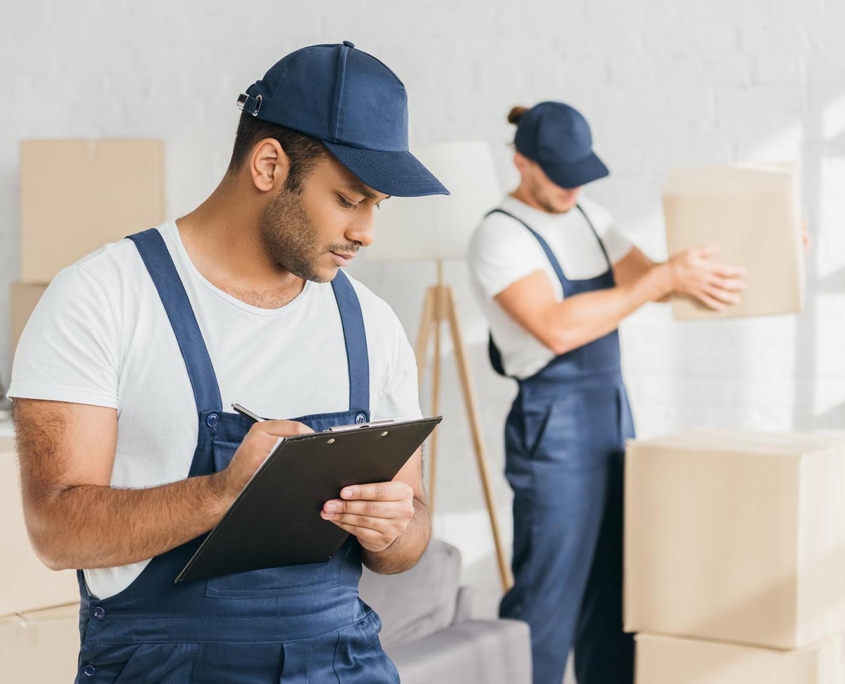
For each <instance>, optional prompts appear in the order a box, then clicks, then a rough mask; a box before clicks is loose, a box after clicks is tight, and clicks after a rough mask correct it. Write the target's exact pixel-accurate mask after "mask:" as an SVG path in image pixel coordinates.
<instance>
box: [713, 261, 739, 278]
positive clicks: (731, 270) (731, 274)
mask: <svg viewBox="0 0 845 684" xmlns="http://www.w3.org/2000/svg"><path fill="white" fill-rule="evenodd" d="M713 274H714V275H717V276H719V277H720V278H738V279H740V280H741V279H743V278H745V269H744V268H743V267H742V266H729V265H728V264H713Z"/></svg>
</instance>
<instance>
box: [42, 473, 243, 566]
mask: <svg viewBox="0 0 845 684" xmlns="http://www.w3.org/2000/svg"><path fill="white" fill-rule="evenodd" d="M228 503H229V502H228V501H226V500H225V498H224V497H223V496H221V494H220V493H219V492H218V491H217V487H216V481H215V477H214V476H213V475H212V476H203V477H193V478H189V479H187V480H182V481H180V482H174V483H172V484H166V485H162V486H159V487H153V488H150V489H116V488H112V487H100V486H90V485H83V486H78V487H70V488H67V489H63V490H61V491H56V492H51V493H49V494H45V495H44V496H42V497H41V499H40V500H38V501H31V503H30V506H29V507H30V509H32V510H28V511H27V519H28V524H29V530H30V537H31V538H32V541H33V546H34V547H35V550H36V551H37V552H38V555H39V556H40V557H41V559H42V561H43V562H44V563H45V564H46V565H47V566H48V567H50V568H52V569H54V570H63V569H69V568H103V567H116V566H120V565H127V564H129V563H135V562H138V561H141V560H145V559H147V558H152V557H153V556H158V555H160V554H162V553H165V552H166V551H169V550H170V549H173V548H175V547H177V546H179V545H181V544H184V543H185V542H187V541H190V540H191V539H194V538H195V537H198V536H199V535H201V534H203V533H204V532H207V531H208V530H210V529H211V528H212V527H214V525H215V524H217V522H218V521H219V520H220V518H221V517H222V515H223V513H224V512H225V510H226V506H227V505H228Z"/></svg>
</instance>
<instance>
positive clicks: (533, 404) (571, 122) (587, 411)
mask: <svg viewBox="0 0 845 684" xmlns="http://www.w3.org/2000/svg"><path fill="white" fill-rule="evenodd" d="M508 121H509V122H510V123H512V124H516V125H517V131H516V136H515V140H514V143H515V147H516V153H515V155H514V162H515V164H516V167H517V169H518V170H519V172H520V176H521V182H520V185H519V187H518V188H517V189H516V190H514V191H513V192H512V193H511V194H510V195H509V196H507V197H506V198H505V199H504V201H503V202H502V203H501V205H500V206H499V207H498V208H497V209H495V210H494V211H493V212H491V213H490V214H488V216H487V217H486V218H485V219H484V221H483V222H482V224H481V225H480V226H479V228H478V230H477V231H476V232H475V234H474V235H473V238H472V242H471V245H470V249H469V257H468V261H469V265H470V269H471V271H472V275H473V281H474V285H475V287H476V291H477V294H478V297H479V302H480V303H481V306H482V308H483V309H484V312H485V314H486V315H487V317H488V320H489V322H490V328H491V332H492V336H491V344H490V351H491V360H492V361H493V365H494V367H495V368H496V370H497V371H498V372H499V373H501V374H502V375H508V376H511V377H514V378H516V379H517V380H518V382H519V393H518V394H517V396H516V398H515V399H514V403H513V407H512V408H511V411H510V415H509V416H508V419H507V424H506V426H505V452H506V471H507V477H508V481H509V483H510V485H511V488H512V489H513V491H514V502H513V513H514V554H513V555H514V558H513V569H514V580H515V581H514V586H513V588H512V589H511V590H510V591H509V592H508V593H507V594H506V595H505V597H504V598H503V599H502V603H501V606H500V613H501V615H502V616H503V617H510V618H517V619H522V620H525V621H526V622H528V623H529V624H530V626H531V642H532V651H533V663H534V682H535V684H560V682H561V681H562V679H563V676H564V669H565V666H566V661H567V658H568V656H569V651H570V648H572V649H573V650H574V654H575V673H576V677H577V680H578V684H630V683H631V682H632V681H633V677H634V667H633V665H634V659H633V656H634V644H633V638H632V637H631V635H629V634H624V633H623V632H622V485H623V459H624V449H625V440H626V439H627V438H630V437H633V436H634V424H633V419H632V416H631V411H630V408H629V405H628V397H627V393H626V391H625V384H624V382H623V379H622V369H621V363H620V351H619V338H618V333H617V327H618V326H619V324H620V323H621V322H622V320H623V319H624V318H626V317H627V316H629V315H630V314H632V313H634V311H636V310H637V309H639V308H640V307H641V306H643V305H644V304H646V303H648V302H652V301H659V300H663V299H665V298H666V297H668V296H670V295H673V294H677V295H681V296H686V297H692V298H695V299H697V300H699V301H701V302H703V303H704V304H705V305H707V306H710V307H712V308H714V309H723V308H725V307H727V306H730V305H732V304H735V303H737V302H738V301H739V293H740V291H741V290H743V289H744V280H743V277H744V274H743V270H742V269H740V268H735V267H732V266H725V265H723V264H719V263H716V262H714V261H712V260H711V259H710V257H711V255H712V254H713V250H712V249H709V248H705V249H695V250H689V251H687V252H684V253H683V254H679V255H678V256H676V257H674V258H673V259H671V260H670V261H669V262H668V263H663V264H656V263H654V262H652V261H651V260H650V259H648V257H646V256H645V255H644V254H643V253H642V252H641V251H640V250H638V249H637V248H635V247H633V246H632V245H631V244H630V243H629V242H628V241H627V240H625V239H624V238H623V237H622V236H621V235H620V234H619V233H617V232H615V231H614V230H613V229H612V228H611V224H612V219H611V217H610V216H609V214H608V212H607V211H606V210H605V209H603V208H602V207H601V206H599V205H597V204H596V203H594V202H591V201H589V200H588V199H586V198H580V197H579V194H580V189H581V187H582V186H584V185H587V184H588V183H590V182H592V181H595V180H598V179H599V178H602V177H604V176H606V175H608V173H609V172H608V169H607V167H606V166H605V165H604V163H603V162H602V161H601V160H600V159H599V158H598V156H596V154H595V153H594V152H593V151H592V136H591V133H590V128H589V126H588V125H587V122H586V120H585V119H584V117H583V116H581V114H580V113H579V112H578V111H576V110H575V109H573V108H572V107H569V106H568V105H565V104H563V103H561V102H543V103H540V104H538V105H536V106H535V107H533V108H531V109H530V110H529V109H526V108H524V107H516V108H514V109H513V110H512V111H511V113H510V115H509V116H508Z"/></svg>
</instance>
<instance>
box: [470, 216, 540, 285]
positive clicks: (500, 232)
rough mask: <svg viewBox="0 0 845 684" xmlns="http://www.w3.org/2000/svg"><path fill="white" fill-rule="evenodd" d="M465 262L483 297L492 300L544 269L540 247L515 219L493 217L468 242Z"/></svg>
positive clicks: (485, 221) (487, 219)
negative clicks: (516, 283) (518, 282)
mask: <svg viewBox="0 0 845 684" xmlns="http://www.w3.org/2000/svg"><path fill="white" fill-rule="evenodd" d="M467 263H468V264H469V268H470V271H471V273H472V277H473V279H474V280H475V281H476V283H477V284H478V286H479V287H480V288H481V291H482V292H483V293H484V295H485V296H486V297H487V298H489V299H493V298H494V297H496V295H498V294H499V293H500V292H502V291H503V290H506V289H507V288H508V287H510V286H511V285H513V284H514V283H515V282H517V281H519V280H522V279H523V278H525V277H526V276H528V275H530V274H532V273H534V272H535V271H539V270H541V269H543V268H545V267H546V264H547V263H548V261H547V259H546V255H545V254H544V253H543V249H542V247H540V244H539V243H538V242H537V240H536V239H535V238H534V236H532V235H531V233H529V232H528V231H527V230H526V229H525V228H524V227H522V226H521V225H519V224H518V223H517V222H516V221H514V219H512V218H510V217H508V216H504V215H501V214H492V215H491V216H488V217H487V218H485V219H484V221H483V223H482V224H481V225H480V226H479V227H478V228H477V229H476V231H475V233H474V234H473V236H472V239H471V240H470V245H469V249H468V251H467Z"/></svg>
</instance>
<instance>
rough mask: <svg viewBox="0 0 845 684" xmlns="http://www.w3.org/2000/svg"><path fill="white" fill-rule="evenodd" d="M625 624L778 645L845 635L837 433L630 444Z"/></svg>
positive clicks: (842, 478)
mask: <svg viewBox="0 0 845 684" xmlns="http://www.w3.org/2000/svg"><path fill="white" fill-rule="evenodd" d="M625 479H626V482H625V515H626V520H625V629H626V631H629V632H649V633H657V634H670V635H677V636H688V637H694V638H702V639H715V640H718V641H729V642H736V643H742V644H749V645H758V646H763V647H770V648H781V649H792V648H801V647H803V646H806V645H809V644H811V643H813V642H816V641H819V640H821V639H823V638H825V637H827V636H829V635H831V634H837V633H840V632H845V495H843V492H845V449H843V440H842V439H841V438H838V437H835V436H814V435H795V434H782V435H774V434H758V433H741V432H690V433H684V434H680V435H675V436H671V437H663V438H659V439H652V440H645V441H631V442H629V444H628V448H627V457H626V474H625Z"/></svg>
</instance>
